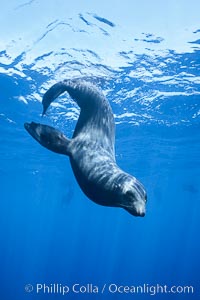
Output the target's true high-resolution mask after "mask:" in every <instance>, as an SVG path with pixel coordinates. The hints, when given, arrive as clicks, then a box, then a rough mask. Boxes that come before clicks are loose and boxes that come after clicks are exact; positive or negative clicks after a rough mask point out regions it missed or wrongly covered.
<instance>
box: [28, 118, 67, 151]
mask: <svg viewBox="0 0 200 300" xmlns="http://www.w3.org/2000/svg"><path fill="white" fill-rule="evenodd" d="M24 127H25V129H26V130H27V131H28V133H29V134H30V135H31V136H32V137H33V138H34V139H35V140H36V141H38V142H39V143H40V144H41V145H42V146H44V147H45V148H47V149H49V150H51V151H53V152H56V153H59V154H65V155H69V156H70V147H69V145H70V139H68V138H67V137H66V136H65V135H64V134H63V133H62V132H60V131H58V130H56V129H55V128H53V127H51V126H48V125H42V124H39V123H35V122H32V123H25V124H24Z"/></svg>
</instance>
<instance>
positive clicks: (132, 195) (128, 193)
mask: <svg viewBox="0 0 200 300" xmlns="http://www.w3.org/2000/svg"><path fill="white" fill-rule="evenodd" d="M126 197H128V198H135V194H134V193H133V192H132V191H127V192H126Z"/></svg>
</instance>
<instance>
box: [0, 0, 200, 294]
mask: <svg viewBox="0 0 200 300" xmlns="http://www.w3.org/2000/svg"><path fill="white" fill-rule="evenodd" d="M199 10H200V4H199V2H198V1H195V0H191V1H190V2H189V3H188V1H180V0H179V1H176V3H174V1H171V0H170V1H167V3H165V4H164V3H162V5H161V2H159V1H156V0H154V1H151V3H149V2H147V1H144V0H142V1H140V3H136V1H128V0H125V1H123V3H121V2H118V1H117V2H116V1H112V0H111V1H110V2H109V3H106V2H104V1H101V2H99V3H98V2H96V3H95V2H94V3H93V4H91V3H90V2H89V1H85V2H84V3H83V2H81V1H74V2H73V3H68V1H61V0H57V1H53V0H52V1H46V0H45V1H34V0H32V1H29V2H23V1H14V0H13V1H10V2H9V3H4V4H3V5H2V7H1V12H0V16H1V18H0V25H1V42H0V87H1V94H0V133H1V134H0V141H1V143H0V144H1V146H0V266H1V267H0V270H1V271H0V299H2V300H11V299H12V300H14V299H16V300H17V299H20V300H23V299H34V300H35V299H70V300H71V299H79V298H80V299H116V300H118V299H158V300H161V299H195V300H196V299H199V295H200V285H199V271H200V259H199V253H200V240H199V228H200V218H199V211H200V155H199V152H200V131H199V129H200V128H199V125H200V101H199V100H200V22H199V13H198V12H199ZM75 77H76V78H83V79H84V80H87V81H89V82H92V83H94V84H96V85H97V86H98V87H99V88H101V89H102V91H103V93H104V94H105V95H106V97H107V98H108V100H109V102H110V104H111V107H112V109H113V112H114V115H115V122H116V158H117V162H118V164H119V165H120V167H121V168H123V169H124V170H125V171H127V172H129V173H131V174H133V175H134V176H136V177H137V178H138V179H139V180H140V181H141V182H142V183H143V184H144V186H145V187H146V189H147V193H148V202H147V213H146V216H145V217H144V218H136V217H133V216H131V215H130V214H128V213H127V212H126V211H125V210H122V209H119V208H109V207H101V206H98V205H96V204H95V203H93V202H92V201H90V200H89V199H87V197H86V196H85V195H84V194H83V193H82V192H81V190H80V188H79V187H78V184H77V182H76V180H75V178H74V175H73V172H72V170H71V167H70V164H69V159H68V157H65V156H62V155H58V154H55V153H52V152H50V151H48V150H47V149H45V148H43V147H41V146H40V145H39V144H38V143H36V142H35V141H34V140H33V139H32V138H31V137H30V136H29V135H28V134H27V132H26V131H25V129H24V127H23V124H24V122H29V121H35V122H42V123H45V124H49V125H51V126H54V127H56V128H58V129H59V130H61V131H63V132H64V133H65V134H66V135H67V136H69V137H71V136H72V134H73V130H74V127H75V125H76V122H77V119H78V115H79V109H78V107H77V105H76V104H75V103H74V102H73V101H72V100H71V99H70V98H69V97H68V95H66V94H65V95H63V96H62V97H60V98H59V99H57V100H56V101H55V103H53V105H52V107H51V108H50V109H49V111H48V113H47V116H45V117H41V112H42V104H41V100H42V96H43V94H44V92H45V91H46V90H47V89H48V88H49V87H50V86H51V85H52V84H54V83H56V82H57V81H59V80H63V79H66V78H75ZM137 286H140V288H138V293H137V292H136V288H137ZM172 287H173V289H171V288H172ZM186 287H190V288H189V289H187V288H186ZM165 289H166V291H167V292H165Z"/></svg>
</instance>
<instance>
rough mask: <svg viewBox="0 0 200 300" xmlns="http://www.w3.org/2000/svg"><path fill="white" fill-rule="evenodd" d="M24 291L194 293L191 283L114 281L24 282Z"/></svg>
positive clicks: (64, 293)
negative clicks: (117, 282)
mask: <svg viewBox="0 0 200 300" xmlns="http://www.w3.org/2000/svg"><path fill="white" fill-rule="evenodd" d="M25 291H26V292H27V293H35V294H54V295H56V294H57V295H62V296H65V295H67V294H121V295H123V294H138V295H139V294H141V295H142V294H148V295H150V296H155V295H157V294H194V287H193V286H191V285H184V286H181V285H177V286H176V285H173V286H169V285H160V284H155V285H151V284H142V285H120V284H116V283H109V284H106V283H104V284H101V285H100V284H93V283H87V284H79V283H74V284H72V285H69V284H61V283H50V284H45V283H37V284H35V285H32V284H26V285H25Z"/></svg>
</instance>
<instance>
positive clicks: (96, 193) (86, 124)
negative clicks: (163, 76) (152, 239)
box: [24, 79, 147, 217]
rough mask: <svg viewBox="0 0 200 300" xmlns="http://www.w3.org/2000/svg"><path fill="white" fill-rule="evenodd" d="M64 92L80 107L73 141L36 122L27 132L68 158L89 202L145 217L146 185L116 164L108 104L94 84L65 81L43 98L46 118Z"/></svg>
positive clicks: (113, 129) (110, 113) (26, 125)
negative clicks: (49, 109) (52, 104)
mask: <svg viewBox="0 0 200 300" xmlns="http://www.w3.org/2000/svg"><path fill="white" fill-rule="evenodd" d="M65 91H67V92H68V93H69V95H70V96H71V98H72V99H74V100H75V101H76V102H77V104H78V105H79V107H80V115H79V119H78V122H77V124H76V127H75V131H74V134H73V137H72V139H69V138H67V137H66V136H65V135H64V134H63V133H61V132H60V131H58V130H56V129H55V128H53V127H51V126H48V125H43V124H39V123H35V122H32V123H25V124H24V127H25V129H26V130H27V131H28V132H29V134H30V135H31V136H32V137H33V138H34V139H35V140H36V141H38V142H39V143H40V144H41V145H42V146H44V147H46V148H47V149H49V150H51V151H54V152H56V153H60V154H64V155H67V156H69V158H70V162H71V166H72V169H73V172H74V175H75V177H76V180H77V182H78V184H79V186H80V188H81V189H82V191H83V192H84V193H85V195H86V196H87V197H88V198H89V199H91V200H92V201H94V202H95V203H97V204H100V205H104V206H112V207H121V208H124V209H125V210H127V211H128V212H129V213H130V214H132V215H134V216H141V217H143V216H144V215H145V205H146V201H147V195H146V191H145V189H144V187H143V185H142V184H141V183H140V182H139V181H138V180H137V179H136V178H135V177H133V176H131V175H130V174H127V173H125V172H124V171H122V170H121V169H120V168H119V167H118V166H117V164H116V160H115V149H114V145H115V123H114V117H113V113H112V109H111V107H110V104H109V102H108V101H107V99H106V98H105V97H104V95H103V93H102V92H101V91H100V90H99V89H98V88H97V87H96V86H94V85H92V84H91V83H87V82H84V81H81V80H77V79H75V80H64V81H62V82H58V83H56V84H54V85H53V86H52V87H51V88H50V89H49V90H48V91H47V92H46V93H45V94H44V96H43V100H42V104H43V115H44V114H45V113H46V111H47V109H48V107H49V105H50V104H51V102H52V101H54V100H55V99H56V98H57V97H58V96H59V95H61V94H62V93H64V92H65Z"/></svg>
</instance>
